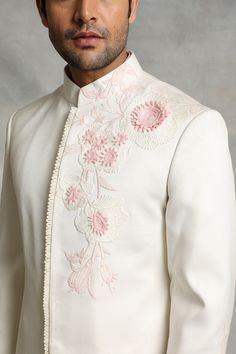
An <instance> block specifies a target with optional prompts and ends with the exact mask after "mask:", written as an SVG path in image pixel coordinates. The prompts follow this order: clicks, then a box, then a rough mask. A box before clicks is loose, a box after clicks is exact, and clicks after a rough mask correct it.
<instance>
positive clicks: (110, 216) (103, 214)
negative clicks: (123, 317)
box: [64, 129, 129, 298]
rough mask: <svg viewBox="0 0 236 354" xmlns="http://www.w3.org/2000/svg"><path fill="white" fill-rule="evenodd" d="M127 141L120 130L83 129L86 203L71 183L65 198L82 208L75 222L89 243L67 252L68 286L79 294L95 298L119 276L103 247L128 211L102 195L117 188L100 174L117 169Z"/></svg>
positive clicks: (82, 183) (82, 181)
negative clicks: (75, 250)
mask: <svg viewBox="0 0 236 354" xmlns="http://www.w3.org/2000/svg"><path fill="white" fill-rule="evenodd" d="M128 141H129V139H128V136H127V135H126V134H124V133H121V132H119V133H117V134H115V135H114V134H113V133H112V132H111V131H110V130H109V129H107V130H106V131H105V133H104V132H103V133H102V134H98V132H96V131H95V130H93V129H87V130H86V131H85V132H81V135H80V136H79V139H78V142H79V146H80V154H79V155H78V161H79V163H80V166H81V168H82V172H81V175H80V178H79V182H78V183H79V185H80V186H81V189H82V191H83V192H82V193H84V195H83V198H82V200H83V203H82V202H81V203H77V199H78V200H80V197H81V195H80V189H79V187H77V188H76V186H70V187H69V188H68V189H67V190H66V193H65V194H66V198H67V199H66V202H65V200H64V203H65V206H66V207H67V209H69V210H75V207H76V206H77V208H80V210H78V213H77V214H76V216H75V219H74V225H75V227H76V230H77V231H78V232H79V233H80V234H83V235H84V236H85V238H86V240H87V242H88V246H87V247H86V249H84V248H83V249H82V250H81V251H80V252H79V253H78V252H77V253H72V254H67V253H65V255H66V257H67V260H68V261H69V263H70V267H71V270H72V273H71V274H70V276H69V278H68V285H69V287H70V288H71V289H72V290H73V291H75V292H76V293H78V294H81V293H86V292H88V293H89V294H90V295H91V296H92V297H93V298H95V294H96V291H97V290H98V288H100V287H101V285H105V287H107V288H109V290H110V291H113V289H114V282H115V280H116V279H117V275H116V274H115V273H113V271H112V269H111V266H110V265H109V263H108V260H107V254H109V253H107V251H106V250H105V249H104V244H105V243H107V242H111V241H112V240H113V239H114V238H115V237H116V236H117V235H118V226H119V224H121V223H122V222H123V221H124V220H125V219H126V217H127V213H126V212H125V211H124V209H123V201H122V199H119V198H113V197H111V196H108V195H101V191H102V190H106V191H115V189H114V188H113V186H112V185H111V184H110V183H108V181H107V180H106V177H105V176H101V175H100V171H103V172H113V171H116V168H117V167H118V164H119V162H120V161H121V158H120V155H121V153H124V151H125V148H126V144H127V142H128ZM116 165H117V166H116ZM77 178H78V176H77ZM94 182H95V183H94ZM69 203H71V204H73V208H72V207H68V206H67V204H69Z"/></svg>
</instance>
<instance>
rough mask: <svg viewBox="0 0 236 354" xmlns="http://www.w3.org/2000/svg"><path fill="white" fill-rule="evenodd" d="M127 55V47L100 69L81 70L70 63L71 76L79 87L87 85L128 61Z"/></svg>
mask: <svg viewBox="0 0 236 354" xmlns="http://www.w3.org/2000/svg"><path fill="white" fill-rule="evenodd" d="M127 57H128V53H127V51H126V49H125V50H124V51H123V52H122V53H121V54H120V55H119V56H118V57H117V58H116V59H115V60H114V61H113V62H112V63H111V64H109V65H108V66H106V67H104V68H102V69H100V70H92V71H80V70H78V69H76V68H74V67H72V66H71V65H68V69H69V75H70V78H71V79H72V81H73V82H74V83H75V84H76V85H78V86H79V87H83V86H86V85H88V84H90V83H91V82H93V81H96V80H98V79H100V78H101V77H103V76H104V75H106V74H108V73H109V72H111V71H113V70H115V69H116V68H118V67H119V66H120V65H121V64H123V63H124V62H125V61H126V59H127Z"/></svg>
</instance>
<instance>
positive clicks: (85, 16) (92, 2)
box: [75, 0, 97, 23]
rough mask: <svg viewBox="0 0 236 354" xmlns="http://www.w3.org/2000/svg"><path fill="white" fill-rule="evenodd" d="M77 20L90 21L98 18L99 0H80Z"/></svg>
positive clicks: (76, 14) (76, 15)
mask: <svg viewBox="0 0 236 354" xmlns="http://www.w3.org/2000/svg"><path fill="white" fill-rule="evenodd" d="M75 20H76V22H81V23H89V22H96V20H97V0H78V2H77V9H76V13H75Z"/></svg>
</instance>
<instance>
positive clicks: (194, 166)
mask: <svg viewBox="0 0 236 354" xmlns="http://www.w3.org/2000/svg"><path fill="white" fill-rule="evenodd" d="M166 237H167V261H168V271H169V276H170V298H171V307H170V321H169V338H168V348H167V354H226V346H227V341H228V335H229V331H230V325H231V321H232V314H233V306H234V295H235V270H236V261H235V260H236V241H235V239H236V201H235V182H234V174H233V167H232V160H231V155H230V151H229V145H228V131H227V127H226V124H225V121H224V119H223V117H222V116H221V115H220V113H218V112H217V111H215V110H208V111H205V112H203V113H200V114H199V115H198V116H197V117H195V118H193V119H192V120H191V121H190V123H188V125H187V127H186V128H185V129H184V132H183V133H182V135H181V138H180V140H179V142H178V144H177V147H176V150H175V154H174V157H173V159H172V163H171V168H170V171H169V176H168V201H167V208H166Z"/></svg>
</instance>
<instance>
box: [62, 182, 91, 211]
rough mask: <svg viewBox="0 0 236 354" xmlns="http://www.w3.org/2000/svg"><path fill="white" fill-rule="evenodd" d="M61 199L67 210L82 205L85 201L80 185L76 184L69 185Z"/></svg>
mask: <svg viewBox="0 0 236 354" xmlns="http://www.w3.org/2000/svg"><path fill="white" fill-rule="evenodd" d="M63 201H64V204H65V207H66V208H67V209H68V210H76V209H77V208H78V207H82V206H83V205H84V204H85V203H86V198H85V194H84V192H83V191H82V189H81V186H80V185H78V184H74V185H71V186H69V187H68V188H67V189H66V190H65V192H64V194H63Z"/></svg>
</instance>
